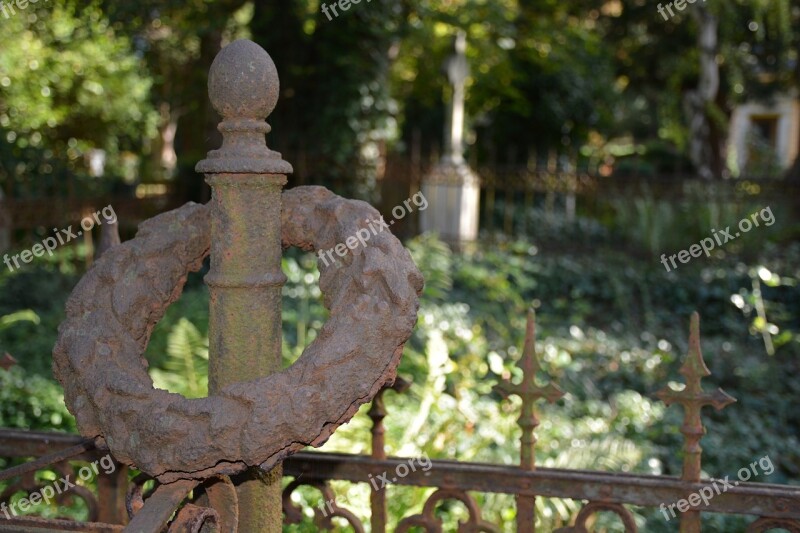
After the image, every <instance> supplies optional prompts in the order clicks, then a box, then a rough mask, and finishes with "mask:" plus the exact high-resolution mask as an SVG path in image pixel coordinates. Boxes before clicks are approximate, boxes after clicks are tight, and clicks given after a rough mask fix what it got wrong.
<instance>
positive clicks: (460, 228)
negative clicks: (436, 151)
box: [420, 31, 480, 244]
mask: <svg viewBox="0 0 800 533" xmlns="http://www.w3.org/2000/svg"><path fill="white" fill-rule="evenodd" d="M466 50H467V36H466V33H465V32H463V31H459V32H458V35H456V38H455V53H454V54H453V55H452V56H450V57H449V58H448V59H447V61H446V62H445V64H444V70H445V72H446V74H447V79H448V82H449V85H450V87H451V88H452V99H451V102H450V106H449V108H450V109H449V116H448V120H447V124H446V125H445V135H444V138H445V149H444V152H443V154H442V158H441V160H440V161H439V163H438V164H437V165H436V166H435V167H434V168H433V169H432V170H431V172H430V173H429V174H428V175H427V176H425V177H424V178H423V180H422V192H423V194H424V195H425V197H426V198H427V199H428V202H429V208H428V209H426V210H425V211H422V212H421V215H420V216H421V219H420V226H421V229H422V231H423V232H435V233H437V234H439V236H440V237H441V238H442V239H443V240H445V241H447V242H450V243H454V244H459V243H462V242H469V241H474V240H476V239H477V237H478V215H479V211H478V206H479V202H480V184H479V180H478V176H477V175H476V174H475V173H474V172H473V171H472V170H471V169H470V168H469V166H468V165H467V163H466V161H465V160H464V99H465V84H466V79H467V77H468V76H469V66H468V65H467V57H466Z"/></svg>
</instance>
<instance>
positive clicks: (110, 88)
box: [0, 2, 156, 194]
mask: <svg viewBox="0 0 800 533" xmlns="http://www.w3.org/2000/svg"><path fill="white" fill-rule="evenodd" d="M3 31H4V36H5V38H6V42H5V43H4V45H3V46H2V48H0V136H1V137H3V139H4V142H3V143H0V147H1V148H0V179H3V180H6V181H7V180H12V181H14V182H20V183H22V182H25V181H26V179H25V177H26V176H27V175H29V174H32V175H35V176H37V178H39V179H38V181H37V182H36V183H35V186H36V187H37V188H39V190H44V191H48V192H49V194H54V193H58V192H61V191H64V190H65V189H64V187H65V186H66V181H67V180H66V177H67V175H76V176H78V177H79V178H81V180H80V181H79V182H78V183H79V184H82V187H83V191H89V190H92V191H94V192H98V191H99V192H106V191H107V190H108V189H103V188H102V185H101V184H100V183H98V182H97V180H90V179H89V176H88V171H87V168H86V166H85V164H84V162H83V159H82V158H83V157H84V156H86V155H88V153H89V151H90V150H92V149H103V150H105V151H106V153H107V156H108V160H107V168H108V170H109V173H111V174H112V175H115V176H118V177H121V176H123V175H125V174H126V168H127V167H126V164H125V161H124V156H123V151H125V150H136V151H138V150H139V147H140V142H141V140H142V138H144V137H146V136H151V135H153V134H154V127H155V118H156V117H155V114H154V112H153V109H152V107H151V106H150V103H149V101H148V99H149V90H150V84H151V81H150V79H149V77H148V76H147V75H146V74H144V75H143V73H142V64H141V61H140V59H139V58H138V57H137V56H136V54H135V53H134V52H133V51H132V49H131V43H130V42H129V41H128V40H127V39H125V38H123V37H120V36H118V35H117V34H115V32H114V31H113V30H112V29H111V28H110V27H109V23H108V20H107V19H106V18H105V16H104V15H103V13H102V12H101V11H100V9H99V8H98V6H97V5H96V4H94V3H89V4H85V3H81V4H78V3H76V2H68V3H57V4H55V3H54V4H46V3H39V4H38V5H37V6H35V7H34V5H33V4H31V6H30V7H29V9H28V10H26V11H20V12H19V13H18V14H17V15H16V16H13V17H11V18H9V19H8V20H5V19H4V20H3ZM30 186H31V185H30V184H27V185H25V187H27V188H30ZM6 190H13V189H12V187H8V188H7V189H6Z"/></svg>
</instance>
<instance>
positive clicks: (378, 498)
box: [368, 377, 411, 533]
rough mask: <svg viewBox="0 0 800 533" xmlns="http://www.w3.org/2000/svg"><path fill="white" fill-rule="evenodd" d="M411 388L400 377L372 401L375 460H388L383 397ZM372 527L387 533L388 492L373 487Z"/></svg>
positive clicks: (371, 493) (376, 531)
mask: <svg viewBox="0 0 800 533" xmlns="http://www.w3.org/2000/svg"><path fill="white" fill-rule="evenodd" d="M410 387H411V383H410V382H408V381H406V380H405V379H403V378H401V377H398V378H397V379H395V381H394V384H393V385H391V386H389V387H386V388H384V389H382V390H381V391H380V392H379V393H378V394H377V395H376V396H375V398H374V399H373V400H372V405H371V406H370V408H369V412H368V416H369V418H370V420H372V430H371V433H372V458H373V459H380V460H384V459H386V428H385V427H384V425H383V419H384V418H386V405H385V404H384V401H383V395H384V394H385V393H386V391H387V390H393V391H395V392H397V393H403V392H406V391H407V390H408V389H409V388H410ZM369 502H370V510H371V514H370V525H371V526H372V533H385V532H386V491H385V490H384V489H380V490H378V489H376V488H375V486H374V485H373V486H372V487H371V491H370V495H369Z"/></svg>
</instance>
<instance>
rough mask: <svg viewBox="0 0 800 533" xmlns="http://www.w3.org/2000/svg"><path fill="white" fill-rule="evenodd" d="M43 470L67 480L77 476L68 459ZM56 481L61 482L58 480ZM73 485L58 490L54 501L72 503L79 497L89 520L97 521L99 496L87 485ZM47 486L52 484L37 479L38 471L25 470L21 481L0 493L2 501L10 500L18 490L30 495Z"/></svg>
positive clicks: (65, 503)
mask: <svg viewBox="0 0 800 533" xmlns="http://www.w3.org/2000/svg"><path fill="white" fill-rule="evenodd" d="M41 470H51V471H53V472H55V473H56V475H57V476H61V478H62V479H67V480H69V479H73V480H74V479H75V478H76V477H77V476H76V474H75V468H74V467H73V466H72V465H71V464H70V463H69V462H67V461H63V462H60V463H55V464H52V465H50V466H48V467H45V468H42V469H41ZM56 483H59V482H58V481H56ZM70 484H71V483H70ZM71 485H72V486H70V487H69V490H64V491H63V492H62V491H61V490H56V492H57V494H56V495H55V496H54V498H53V501H55V502H56V503H58V504H59V505H70V504H71V503H72V501H73V498H74V497H78V498H80V499H81V500H83V501H84V502H85V503H86V507H87V508H88V510H89V521H90V522H94V521H96V520H97V517H98V513H99V504H98V501H97V497H96V496H95V495H94V494H93V493H92V491H91V490H89V489H88V488H86V487H83V486H81V485H78V484H77V483H75V484H71ZM46 486H51V484H49V483H41V482H40V481H37V480H36V472H34V471H31V472H25V473H24V474H22V475H20V478H19V481H17V482H16V483H12V484H11V485H9V486H8V487H6V489H5V490H4V491H3V492H2V493H0V502H3V501H8V500H9V499H10V498H11V496H13V495H14V494H16V493H17V492H25V493H27V495H28V496H30V495H32V494H34V493H40V494H41V492H42V490H43V489H44V488H45V487H46ZM60 518H64V519H69V517H66V516H64V517H60Z"/></svg>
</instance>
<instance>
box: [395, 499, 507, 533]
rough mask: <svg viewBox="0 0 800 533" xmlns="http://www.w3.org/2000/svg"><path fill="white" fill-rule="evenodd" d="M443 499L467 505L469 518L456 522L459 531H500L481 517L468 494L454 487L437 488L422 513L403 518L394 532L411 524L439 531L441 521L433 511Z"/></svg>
mask: <svg viewBox="0 0 800 533" xmlns="http://www.w3.org/2000/svg"><path fill="white" fill-rule="evenodd" d="M444 500H458V501H460V502H461V503H463V504H464V505H465V506H466V507H467V511H469V519H468V520H467V521H466V522H460V523H459V524H458V532H459V533H500V529H499V528H498V527H497V526H495V525H494V524H491V523H489V522H486V521H485V520H483V519H482V518H481V510H480V509H479V508H478V505H477V504H476V503H475V500H474V499H472V497H471V496H470V495H469V494H467V493H466V492H464V491H462V490H454V489H439V490H437V491H436V492H434V493H433V494H432V495H431V497H430V498H428V501H427V502H425V507H424V508H423V509H422V513H421V514H418V515H414V516H409V517H408V518H404V519H403V520H402V521H401V522H400V523H399V524H398V525H397V530H396V532H397V533H404V532H406V531H408V530H409V529H410V528H411V527H412V526H419V527H421V528H423V529H424V530H425V531H427V532H428V533H441V532H442V521H441V520H440V519H439V518H437V517H436V515H435V514H434V511H435V510H436V506H437V505H438V504H439V502H442V501H444Z"/></svg>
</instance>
